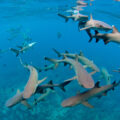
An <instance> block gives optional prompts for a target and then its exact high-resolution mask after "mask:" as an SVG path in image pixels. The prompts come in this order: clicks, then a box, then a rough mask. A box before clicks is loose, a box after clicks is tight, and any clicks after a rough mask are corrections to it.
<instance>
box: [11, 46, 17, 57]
mask: <svg viewBox="0 0 120 120" xmlns="http://www.w3.org/2000/svg"><path fill="white" fill-rule="evenodd" d="M10 50H11V51H13V52H14V53H16V57H17V56H18V55H19V50H16V49H14V48H10Z"/></svg>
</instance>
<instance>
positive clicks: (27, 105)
mask: <svg viewBox="0 0 120 120" xmlns="http://www.w3.org/2000/svg"><path fill="white" fill-rule="evenodd" d="M21 104H23V105H24V106H26V107H27V108H28V109H31V108H32V106H31V105H30V104H28V102H27V101H26V100H22V101H21Z"/></svg>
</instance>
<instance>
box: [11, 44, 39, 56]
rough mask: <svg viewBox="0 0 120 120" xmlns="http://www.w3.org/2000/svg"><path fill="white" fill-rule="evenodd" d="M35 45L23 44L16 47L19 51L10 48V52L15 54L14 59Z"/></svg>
mask: <svg viewBox="0 0 120 120" xmlns="http://www.w3.org/2000/svg"><path fill="white" fill-rule="evenodd" d="M36 43H37V42H32V43H29V44H25V45H23V46H17V47H18V48H20V49H19V50H17V49H14V48H10V50H11V51H13V52H14V53H15V54H16V57H17V56H18V55H19V54H20V53H24V52H25V51H26V50H28V49H29V48H31V47H33V46H34V45H35V44H36Z"/></svg>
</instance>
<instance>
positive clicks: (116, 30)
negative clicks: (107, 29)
mask: <svg viewBox="0 0 120 120" xmlns="http://www.w3.org/2000/svg"><path fill="white" fill-rule="evenodd" d="M112 28H113V31H112V33H119V31H118V29H117V28H116V27H115V26H114V25H113V26H112Z"/></svg>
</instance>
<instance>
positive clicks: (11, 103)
mask: <svg viewBox="0 0 120 120" xmlns="http://www.w3.org/2000/svg"><path fill="white" fill-rule="evenodd" d="M19 103H21V104H23V105H24V106H26V107H27V108H28V109H31V108H32V106H31V105H30V104H29V103H28V102H27V100H26V99H24V98H23V92H20V90H17V93H16V95H14V96H13V97H11V98H10V99H8V100H7V101H6V103H5V106H6V107H8V108H11V107H13V106H15V105H16V104H19Z"/></svg>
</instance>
